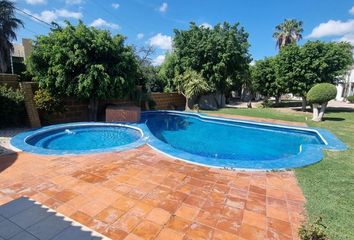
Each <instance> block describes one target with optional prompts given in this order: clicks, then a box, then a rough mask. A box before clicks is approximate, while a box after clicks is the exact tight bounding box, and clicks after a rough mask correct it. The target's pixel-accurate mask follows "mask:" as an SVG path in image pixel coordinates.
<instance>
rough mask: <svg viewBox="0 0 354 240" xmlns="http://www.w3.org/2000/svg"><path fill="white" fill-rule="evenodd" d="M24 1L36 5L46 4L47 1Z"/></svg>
mask: <svg viewBox="0 0 354 240" xmlns="http://www.w3.org/2000/svg"><path fill="white" fill-rule="evenodd" d="M26 3H27V4H30V5H38V4H46V3H47V1H46V0H26Z"/></svg>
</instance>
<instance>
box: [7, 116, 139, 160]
mask: <svg viewBox="0 0 354 240" xmlns="http://www.w3.org/2000/svg"><path fill="white" fill-rule="evenodd" d="M89 128H92V129H94V130H97V131H99V130H100V128H102V129H104V128H107V131H109V130H112V132H114V130H113V129H115V128H117V129H118V130H121V129H126V130H131V131H132V132H134V135H135V136H132V138H128V139H123V141H122V142H114V141H112V143H104V142H99V141H97V144H98V146H97V148H94V149H88V147H87V146H86V145H85V144H81V143H79V144H76V146H78V147H76V149H75V148H74V147H73V148H71V147H70V144H73V145H74V142H68V143H67V144H66V145H67V146H64V147H63V148H62V149H61V148H60V144H61V142H59V143H57V145H55V146H52V145H51V146H46V144H47V143H46V141H50V140H52V139H55V138H56V137H57V136H58V135H59V134H60V133H61V132H63V131H67V130H70V131H80V130H82V129H84V130H85V129H87V130H91V129H89ZM106 134H108V135H112V133H111V134H110V133H109V132H107V133H106ZM127 134H129V133H127ZM73 136H75V135H73ZM48 137H50V139H47V138H48ZM96 137H100V136H99V135H98V136H96ZM107 137H110V138H111V137H114V135H112V136H107ZM124 137H125V138H127V136H123V138H124ZM103 139H104V138H103ZM76 140H77V141H78V140H79V139H75V138H74V139H72V140H71V141H76ZM89 140H90V139H89ZM91 140H92V139H91ZM98 140H101V141H102V139H98ZM107 140H109V139H107ZM61 141H62V142H64V141H70V139H65V138H63V139H62V140H61ZM64 144H65V143H64ZM80 144H81V146H80ZM144 144H146V137H145V136H144V133H143V131H142V130H141V129H140V128H138V127H135V126H130V125H127V124H120V123H95V122H78V123H66V124H56V125H50V126H46V127H42V128H39V129H33V130H30V131H26V132H23V133H20V134H18V135H16V136H15V137H13V138H12V139H11V145H12V146H13V147H14V148H16V149H18V150H22V151H25V152H30V153H37V154H47V155H63V154H66V155H70V154H72V155H76V154H90V153H102V152H113V151H124V150H128V149H132V148H135V147H138V146H141V145H144Z"/></svg>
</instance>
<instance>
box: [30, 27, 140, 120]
mask: <svg viewBox="0 0 354 240" xmlns="http://www.w3.org/2000/svg"><path fill="white" fill-rule="evenodd" d="M124 40H125V38H124V37H123V36H122V35H115V36H112V35H111V34H110V32H109V31H103V30H98V29H96V28H93V27H87V26H85V25H84V24H83V23H82V22H79V24H78V25H77V26H73V25H71V24H70V23H69V22H66V26H65V27H64V28H58V29H53V30H52V31H51V32H50V33H49V35H48V36H39V37H38V38H37V39H36V41H35V44H34V47H33V52H32V54H31V56H30V58H29V61H28V64H27V65H28V70H29V72H30V73H31V74H32V75H33V76H34V77H33V79H34V80H35V81H37V82H38V83H39V87H40V88H44V89H47V90H48V91H49V92H50V93H51V94H55V95H62V96H75V97H78V98H82V99H90V100H91V101H93V103H92V104H93V105H96V106H97V100H99V99H107V98H114V97H123V96H126V95H128V94H129V93H130V92H131V91H132V90H133V89H134V86H135V79H136V78H135V77H136V73H137V62H136V58H135V56H134V52H133V50H132V48H131V47H128V46H126V45H125V44H124ZM92 107H93V108H95V107H94V106H92ZM96 111H97V110H96ZM93 117H94V116H93Z"/></svg>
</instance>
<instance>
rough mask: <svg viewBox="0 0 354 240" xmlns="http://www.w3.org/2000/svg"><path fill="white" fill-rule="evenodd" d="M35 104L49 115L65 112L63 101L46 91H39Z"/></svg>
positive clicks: (36, 93) (35, 96)
mask: <svg viewBox="0 0 354 240" xmlns="http://www.w3.org/2000/svg"><path fill="white" fill-rule="evenodd" d="M34 102H35V104H36V107H37V108H38V109H39V110H42V111H45V112H46V113H48V114H51V113H55V112H64V111H65V108H64V105H63V102H62V100H61V99H60V98H59V97H57V96H53V95H52V94H51V93H50V92H48V91H47V90H45V89H39V90H37V91H36V92H35V94H34Z"/></svg>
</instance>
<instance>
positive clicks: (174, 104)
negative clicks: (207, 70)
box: [22, 82, 185, 126]
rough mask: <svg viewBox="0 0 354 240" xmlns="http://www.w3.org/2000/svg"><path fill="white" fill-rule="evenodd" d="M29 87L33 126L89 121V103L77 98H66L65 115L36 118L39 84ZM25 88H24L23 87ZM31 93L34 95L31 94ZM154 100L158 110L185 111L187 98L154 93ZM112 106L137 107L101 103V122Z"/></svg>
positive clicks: (128, 102) (118, 101) (122, 102)
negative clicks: (39, 121) (107, 109)
mask: <svg viewBox="0 0 354 240" xmlns="http://www.w3.org/2000/svg"><path fill="white" fill-rule="evenodd" d="M22 84H25V86H27V87H26V88H27V89H26V91H25V92H27V94H26V93H25V95H26V96H27V100H26V102H27V103H26V107H27V114H28V116H29V118H30V120H31V119H32V121H34V122H33V123H32V126H38V121H37V120H38V119H37V117H39V118H40V119H41V120H42V124H44V125H48V124H56V123H65V122H79V121H88V120H89V119H88V116H89V114H88V113H89V112H88V111H89V108H88V106H89V102H88V101H84V100H78V99H76V98H66V99H64V106H65V109H66V111H65V112H64V113H55V114H50V115H48V114H47V113H45V112H39V113H37V116H35V115H36V114H35V113H36V112H37V109H36V108H35V105H34V101H33V94H34V92H35V91H36V89H37V84H36V83H33V82H28V83H22ZM22 88H23V86H22ZM29 91H31V92H32V94H31V93H30V92H29ZM152 98H153V99H154V101H155V102H156V109H157V110H169V109H171V110H174V109H178V110H183V109H184V106H185V98H184V97H183V96H182V95H180V94H178V93H152ZM110 104H116V105H123V106H125V105H130V106H131V105H135V103H134V102H132V101H131V100H129V99H109V100H104V101H100V103H99V107H98V115H99V118H98V120H99V121H104V120H105V109H106V106H108V105H110Z"/></svg>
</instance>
